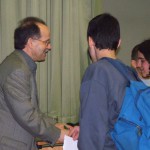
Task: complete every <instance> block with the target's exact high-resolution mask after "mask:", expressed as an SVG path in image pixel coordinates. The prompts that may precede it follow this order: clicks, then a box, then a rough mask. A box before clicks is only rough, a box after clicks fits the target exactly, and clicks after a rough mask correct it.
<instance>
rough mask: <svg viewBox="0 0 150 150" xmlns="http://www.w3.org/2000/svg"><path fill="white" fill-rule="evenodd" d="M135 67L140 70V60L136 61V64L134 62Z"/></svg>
mask: <svg viewBox="0 0 150 150" xmlns="http://www.w3.org/2000/svg"><path fill="white" fill-rule="evenodd" d="M136 67H137V68H140V67H141V60H137V62H136Z"/></svg>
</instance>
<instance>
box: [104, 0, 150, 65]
mask: <svg viewBox="0 0 150 150" xmlns="http://www.w3.org/2000/svg"><path fill="white" fill-rule="evenodd" d="M102 2H103V6H102V9H103V12H108V13H111V14H112V15H114V16H115V17H116V18H117V19H118V20H119V22H120V27H121V38H122V44H121V48H120V51H119V53H118V57H119V58H120V59H121V60H122V61H123V62H125V63H126V64H128V65H130V55H131V50H132V48H133V47H134V46H135V45H136V44H138V43H140V42H142V41H143V40H144V39H147V38H150V0H102Z"/></svg>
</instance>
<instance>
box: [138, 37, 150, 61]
mask: <svg viewBox="0 0 150 150" xmlns="http://www.w3.org/2000/svg"><path fill="white" fill-rule="evenodd" d="M139 52H141V53H142V54H143V55H144V57H145V59H146V60H147V61H148V62H149V63H150V39H147V40H144V41H143V42H142V43H141V44H140V46H139Z"/></svg>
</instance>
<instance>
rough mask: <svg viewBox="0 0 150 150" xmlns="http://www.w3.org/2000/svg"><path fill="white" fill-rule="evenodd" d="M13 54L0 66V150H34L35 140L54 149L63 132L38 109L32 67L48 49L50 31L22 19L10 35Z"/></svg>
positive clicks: (41, 23)
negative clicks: (13, 44) (12, 41)
mask: <svg viewBox="0 0 150 150" xmlns="http://www.w3.org/2000/svg"><path fill="white" fill-rule="evenodd" d="M14 39H15V51H14V52H12V53H11V54H10V55H9V56H8V57H6V59H5V60H4V61H3V62H2V63H1V65H0V150H35V149H37V148H36V144H35V140H34V139H35V137H38V138H41V139H42V140H44V141H47V142H49V143H51V145H54V144H55V142H56V141H60V142H63V140H64V135H65V134H68V131H67V130H64V129H61V130H60V129H59V128H60V126H58V127H59V128H58V127H56V126H57V125H56V124H55V122H54V120H52V119H50V118H48V117H46V116H44V115H43V114H42V113H41V112H40V110H39V107H38V97H37V86H36V80H35V75H36V68H37V66H36V63H35V62H41V61H44V60H45V58H46V54H47V52H48V51H49V50H50V49H51V45H50V31H49V29H48V27H47V25H46V24H45V22H44V21H43V20H41V19H39V18H36V17H27V18H25V19H23V20H22V21H21V22H20V24H19V26H18V27H17V28H16V30H15V33H14Z"/></svg>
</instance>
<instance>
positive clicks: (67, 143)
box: [63, 135, 78, 150]
mask: <svg viewBox="0 0 150 150" xmlns="http://www.w3.org/2000/svg"><path fill="white" fill-rule="evenodd" d="M77 143H78V141H77V140H76V141H74V140H73V138H72V137H69V136H66V135H65V138H64V145H63V150H78V147H77Z"/></svg>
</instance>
